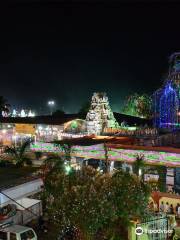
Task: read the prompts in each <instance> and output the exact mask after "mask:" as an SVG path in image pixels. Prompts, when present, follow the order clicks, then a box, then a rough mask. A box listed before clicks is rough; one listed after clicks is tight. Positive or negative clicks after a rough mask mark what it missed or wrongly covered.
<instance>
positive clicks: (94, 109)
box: [86, 93, 119, 135]
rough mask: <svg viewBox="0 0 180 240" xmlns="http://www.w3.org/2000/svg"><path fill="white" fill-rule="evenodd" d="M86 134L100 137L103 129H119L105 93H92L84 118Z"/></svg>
mask: <svg viewBox="0 0 180 240" xmlns="http://www.w3.org/2000/svg"><path fill="white" fill-rule="evenodd" d="M86 126H87V132H88V134H96V135H100V134H101V133H102V132H103V131H104V129H105V128H119V124H118V122H117V121H116V119H115V117H114V115H113V112H112V110H111V107H110V104H109V100H108V97H107V95H106V93H94V94H93V96H92V100H91V106H90V109H89V111H88V113H87V116H86Z"/></svg>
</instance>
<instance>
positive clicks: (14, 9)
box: [0, 0, 180, 112]
mask: <svg viewBox="0 0 180 240" xmlns="http://www.w3.org/2000/svg"><path fill="white" fill-rule="evenodd" d="M64 2H66V1H56V2H53V1H50V2H47V1H26V0H24V1H23V2H20V1H16V0H14V1H8V2H7V3H6V4H4V5H1V6H0V20H1V25H0V26H1V28H0V33H1V34H0V83H1V84H0V95H3V96H4V97H6V98H7V99H8V101H9V102H10V104H11V105H12V106H13V107H24V108H32V109H36V110H38V111H39V109H40V108H41V109H45V108H46V102H47V100H48V99H51V98H52V99H54V100H55V101H56V102H57V108H60V109H62V108H64V109H65V111H67V112H76V111H78V109H79V108H80V106H81V105H82V103H84V102H86V101H87V100H88V99H90V98H91V95H92V93H93V92H94V91H105V92H107V93H108V96H109V98H110V102H111V105H112V107H113V110H114V111H120V109H121V106H122V103H123V101H124V99H125V97H126V96H127V95H129V94H131V93H133V92H139V93H149V94H151V93H152V92H153V91H154V90H156V89H157V88H158V87H160V86H161V84H162V81H163V76H164V75H165V74H166V71H167V68H168V56H169V55H170V54H171V53H173V52H174V51H180V20H179V15H180V4H178V3H164V4H163V3H160V2H158V3H157V2H156V3H155V2H154V3H153V2H150V1H148V2H146V3H143V2H136V1H133V2H132V1H126V2H121V3H120V2H112V1H109V2H108V1H106V2H103V1H99V2H96V1H95V0H94V1H91V3H90V2H88V1H86V0H85V1H84V3H82V2H76V1H71V2H66V3H64Z"/></svg>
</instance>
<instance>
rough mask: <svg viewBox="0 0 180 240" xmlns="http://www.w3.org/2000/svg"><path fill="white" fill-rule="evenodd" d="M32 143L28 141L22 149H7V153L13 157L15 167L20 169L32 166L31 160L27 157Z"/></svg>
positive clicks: (13, 147)
mask: <svg viewBox="0 0 180 240" xmlns="http://www.w3.org/2000/svg"><path fill="white" fill-rule="evenodd" d="M30 143H31V141H30V140H27V141H25V142H24V143H23V144H22V146H20V147H16V146H12V147H6V149H5V153H8V154H9V155H11V156H12V157H13V160H14V162H15V165H16V166H18V167H21V166H24V165H32V161H31V159H30V158H29V157H27V156H26V155H25V153H26V150H27V148H28V147H29V145H30Z"/></svg>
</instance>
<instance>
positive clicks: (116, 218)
mask: <svg viewBox="0 0 180 240" xmlns="http://www.w3.org/2000/svg"><path fill="white" fill-rule="evenodd" d="M149 194H150V190H149V188H148V186H147V185H146V184H145V183H143V182H142V181H140V179H139V178H137V177H136V176H135V175H131V174H129V173H125V172H123V171H117V172H116V173H115V174H114V175H110V174H100V173H99V172H98V171H96V170H95V169H93V168H91V167H84V168H83V169H82V170H80V171H72V172H71V173H70V174H69V175H66V174H65V172H64V171H63V168H62V169H61V170H59V171H58V172H57V171H53V172H52V173H51V175H49V176H48V178H47V181H45V191H44V196H45V199H46V202H47V205H46V206H47V211H48V213H49V216H50V218H51V219H53V221H54V223H55V225H56V226H57V228H56V229H57V232H59V231H61V230H63V229H66V228H67V227H68V226H74V227H76V228H77V229H78V230H79V232H80V233H81V235H82V239H94V240H95V239H105V237H106V239H112V240H115V239H124V240H125V239H127V236H126V235H125V234H126V233H125V232H126V231H125V230H127V226H129V224H130V221H131V220H132V219H137V218H138V219H139V218H141V217H143V215H144V212H145V209H146V206H147V203H148V198H149ZM123 229H124V230H123ZM57 234H58V233H57ZM97 236H98V237H97ZM100 236H103V238H100ZM78 240H79V239H78Z"/></svg>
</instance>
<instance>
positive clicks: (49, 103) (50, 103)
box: [48, 100, 55, 115]
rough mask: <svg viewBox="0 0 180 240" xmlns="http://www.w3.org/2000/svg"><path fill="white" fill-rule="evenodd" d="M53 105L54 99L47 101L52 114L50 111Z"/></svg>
mask: <svg viewBox="0 0 180 240" xmlns="http://www.w3.org/2000/svg"><path fill="white" fill-rule="evenodd" d="M54 105H55V101H54V100H51V101H48V106H49V109H50V113H51V115H52V111H53V107H54Z"/></svg>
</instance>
